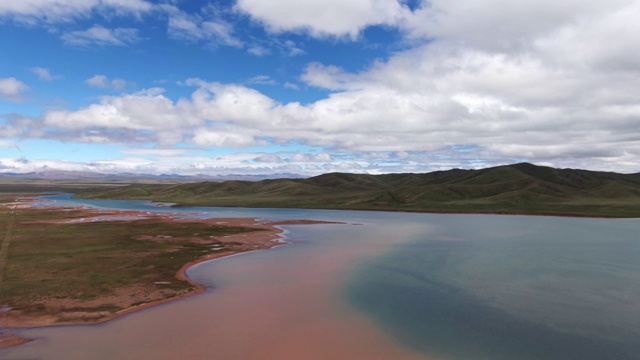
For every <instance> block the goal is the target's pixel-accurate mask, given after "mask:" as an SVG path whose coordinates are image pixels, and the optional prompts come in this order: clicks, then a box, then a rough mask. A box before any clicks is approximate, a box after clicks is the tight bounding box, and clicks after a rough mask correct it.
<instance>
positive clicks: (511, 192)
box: [76, 163, 640, 217]
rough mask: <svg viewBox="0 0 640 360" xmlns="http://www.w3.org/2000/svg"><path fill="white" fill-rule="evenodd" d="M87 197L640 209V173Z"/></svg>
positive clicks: (136, 191)
mask: <svg viewBox="0 0 640 360" xmlns="http://www.w3.org/2000/svg"><path fill="white" fill-rule="evenodd" d="M76 196H78V197H85V198H109V199H144V200H153V201H159V202H172V203H176V204H179V205H184V206H240V207H286V208H315V209H361V210H391V211H423V212H480V213H484V212H486V213H532V214H555V215H577V216H621V217H639V216H640V173H637V174H618V173H612V172H598V171H588V170H576V169H556V168H551V167H544V166H537V165H533V164H529V163H519V164H514V165H506V166H498V167H493V168H486V169H481V170H461V169H453V170H447V171H436V172H431V173H424V174H413V173H408V174H385V175H367V174H350V173H329V174H324V175H320V176H316V177H312V178H307V179H273V180H262V181H256V182H250V181H224V182H198V183H187V184H176V185H131V186H128V187H125V188H119V189H110V190H109V189H107V190H100V189H98V190H90V191H89V190H87V191H83V192H80V193H78V194H77V195H76Z"/></svg>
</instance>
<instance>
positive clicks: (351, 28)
mask: <svg viewBox="0 0 640 360" xmlns="http://www.w3.org/2000/svg"><path fill="white" fill-rule="evenodd" d="M300 4H306V5H310V8H309V9H310V11H311V10H313V11H315V12H316V13H317V14H319V15H318V16H317V17H316V18H312V17H311V16H310V15H309V16H306V15H305V13H304V11H306V10H304V9H302V5H299V4H297V2H293V1H285V0H277V1H274V2H269V6H273V9H269V8H267V6H266V5H264V6H263V4H260V3H258V2H256V1H253V0H240V1H238V5H237V6H238V9H239V10H240V11H245V12H247V13H250V14H251V15H252V16H253V18H254V19H256V20H258V21H260V22H262V23H264V24H265V25H266V26H267V27H268V28H269V29H270V30H271V31H275V32H282V31H300V30H301V29H302V30H304V31H307V32H308V33H309V34H311V35H313V36H347V37H352V38H353V37H356V36H357V35H358V34H359V33H360V31H361V30H362V29H363V28H365V27H367V26H370V25H374V24H395V26H397V27H399V28H401V29H402V31H404V34H405V35H406V36H407V37H408V38H410V39H412V40H428V41H422V42H421V41H418V42H417V43H412V44H413V47H411V48H409V49H406V50H402V51H398V52H396V53H394V54H392V55H391V56H390V57H389V58H388V59H385V60H379V61H377V62H374V63H373V64H371V65H370V66H369V67H367V68H365V69H362V70H360V71H355V72H354V71H347V70H345V69H342V68H340V67H338V66H335V65H334V64H321V63H311V64H309V65H308V66H307V67H306V69H305V70H304V72H303V74H302V75H301V80H302V81H304V82H305V83H306V84H307V85H309V86H314V87H319V88H322V89H326V90H327V91H328V92H329V95H328V96H326V97H325V98H323V99H320V100H318V101H315V102H311V103H308V104H301V103H298V102H285V103H282V102H279V101H277V100H275V99H273V98H271V97H269V96H267V95H266V94H264V93H261V92H259V91H257V90H255V89H252V88H250V87H249V86H246V85H240V84H221V83H215V82H207V81H204V80H201V79H189V80H187V81H186V82H185V85H188V86H193V87H195V89H194V91H193V93H192V94H191V95H190V97H185V98H180V99H177V100H173V99H170V98H169V97H167V96H165V95H164V94H163V93H162V91H161V90H159V89H150V90H147V91H144V92H138V93H133V94H124V95H122V96H110V97H103V98H102V99H101V100H100V102H99V103H96V104H92V105H89V106H86V107H84V108H81V109H78V110H76V111H59V110H58V111H49V112H47V113H45V114H44V116H43V119H42V121H43V122H44V124H45V125H46V126H48V127H51V128H58V129H62V130H63V133H64V132H65V131H66V132H67V133H68V134H76V135H77V134H83V135H85V136H86V139H89V140H90V141H110V140H109V139H112V138H113V136H114V135H113V134H121V135H122V134H125V135H126V136H121V137H120V139H145V141H146V140H148V141H152V142H156V143H160V144H164V145H167V144H177V143H181V142H190V143H192V144H194V145H197V146H207V147H208V146H213V147H215V146H231V147H235V148H243V147H251V146H256V145H259V144H261V143H262V142H264V141H269V142H275V143H278V144H287V143H290V142H292V141H294V142H298V143H303V144H305V145H306V146H317V147H321V148H325V149H330V150H331V151H329V150H325V153H326V155H322V156H324V158H320V156H321V155H313V156H312V155H309V154H297V155H291V156H289V157H285V156H282V155H278V156H279V157H280V159H281V160H282V161H283V163H287V164H293V163H296V165H300V164H297V163H302V165H305V164H304V163H317V164H314V165H315V166H316V167H317V168H322V169H324V170H327V171H367V172H377V171H378V172H380V171H383V170H382V169H394V171H396V170H397V171H412V170H416V169H418V170H420V169H422V170H424V167H425V166H430V167H432V168H446V167H447V166H456V165H460V164H464V165H466V166H468V167H475V166H483V165H497V164H500V163H505V162H512V161H523V160H528V161H534V162H538V163H546V164H553V165H555V166H563V167H584V168H593V169H610V170H618V171H621V170H625V169H626V170H628V171H634V172H637V171H638V167H640V162H639V161H638V160H637V159H639V158H640V137H638V136H637V135H636V133H637V129H638V128H640V106H639V105H638V99H639V98H640V83H639V82H638V81H637V80H636V79H638V78H640V66H639V65H638V64H640V58H639V56H640V55H639V54H640V42H638V41H636V39H635V38H636V36H635V34H638V33H640V22H637V21H635V19H637V18H640V4H638V3H637V2H636V1H631V0H614V1H612V2H606V3H605V2H595V1H593V2H591V1H588V2H578V1H573V0H570V1H566V2H563V3H562V4H557V3H551V2H550V1H547V0H543V1H533V0H523V1H521V2H519V3H518V6H515V5H513V4H510V3H505V2H504V1H500V0H490V1H489V3H488V4H489V5H490V6H488V5H487V3H486V2H480V1H469V0H466V1H462V0H459V1H458V0H448V1H444V0H442V1H440V0H434V1H432V2H430V3H429V5H428V6H427V4H426V3H424V5H423V6H421V7H418V8H417V9H416V10H414V11H413V12H411V11H409V10H408V9H407V8H406V7H405V6H404V5H402V3H400V2H397V3H396V2H394V1H387V2H385V3H384V4H383V3H382V2H376V1H373V0H372V1H367V0H360V1H354V2H348V4H347V3H346V2H340V3H338V2H336V3H330V4H329V5H332V6H328V5H327V3H326V2H323V3H322V4H321V5H322V7H324V8H323V9H319V8H315V7H314V6H316V2H300ZM317 4H320V3H317ZM285 5H286V6H289V7H290V10H291V11H290V12H287V11H284V10H283V9H284V7H285ZM317 6H318V7H320V5H317ZM379 7H383V8H384V7H390V8H389V9H388V11H386V12H384V11H380V10H379ZM554 7H555V8H557V9H556V10H554V11H551V10H550V9H552V8H554ZM496 8H500V9H504V10H505V11H504V13H503V12H502V11H495V9H496ZM368 9H377V10H375V11H374V12H375V14H376V15H375V16H373V15H372V16H368V15H367V14H369V13H368V11H369V10H368ZM333 12H342V13H345V14H347V13H348V14H349V15H350V16H346V15H345V16H346V17H347V18H349V19H350V20H353V19H360V20H357V21H355V22H353V23H352V24H346V23H344V22H343V21H342V19H343V18H342V15H340V14H338V15H335V14H333ZM357 14H364V15H363V17H362V18H358V17H357V16H355V15H357ZM285 15H286V16H285ZM294 15H300V16H294ZM333 15H335V22H334V23H330V22H326V23H325V21H324V20H323V19H325V17H330V16H333ZM181 16H182V17H184V19H183V20H185V22H184V23H183V25H182V26H181V27H179V26H177V25H176V28H175V30H176V31H178V29H181V30H179V31H178V32H177V33H176V34H183V35H184V36H187V35H189V36H193V37H195V39H205V38H206V36H209V35H206V36H205V35H203V34H206V32H205V27H204V25H203V24H204V22H206V21H208V20H206V19H205V18H204V17H201V18H197V17H196V18H193V17H190V16H191V15H186V14H183V13H176V14H175V17H176V19H180V17H181ZM198 16H201V15H198ZM397 17H401V18H402V19H403V21H397ZM472 19H474V21H471V20H472ZM189 24H191V25H193V26H191V25H189ZM612 38H615V39H616V41H612V40H611V39H612ZM101 79H102V78H97V79H95V83H96V84H105V86H106V84H108V79H107V78H106V77H105V78H104V79H103V80H104V81H103V80H101ZM3 80H9V79H3ZM13 80H14V81H17V80H15V79H13ZM269 80H270V78H265V77H258V78H255V79H254V81H255V82H264V81H269ZM0 84H2V83H0ZM25 86H26V85H25ZM1 88H2V85H0V89H1ZM7 88H8V87H7ZM24 90H25V88H23V89H22V90H18V91H17V93H18V94H19V93H21V92H22V91H24ZM0 91H3V94H4V95H5V96H7V92H8V91H9V92H10V91H13V93H14V96H15V93H16V90H0ZM96 129H99V130H100V131H99V132H98V133H96V134H93V133H90V131H94V130H96ZM100 134H102V135H103V136H107V137H106V138H100V137H99V135H100ZM105 134H107V135H105ZM265 139H267V140H265ZM89 140H88V141H89ZM132 141H133V140H132ZM347 152H348V153H350V154H354V155H352V158H349V157H340V156H338V155H337V154H339V153H347ZM261 156H262V155H255V156H253V157H251V158H248V159H247V161H249V162H251V161H254V162H261V161H260V159H261ZM256 159H258V160H256ZM262 160H268V159H266V158H264V159H262ZM271 160H274V159H271ZM262 164H263V165H264V164H265V163H264V162H262ZM311 168H312V167H309V169H311Z"/></svg>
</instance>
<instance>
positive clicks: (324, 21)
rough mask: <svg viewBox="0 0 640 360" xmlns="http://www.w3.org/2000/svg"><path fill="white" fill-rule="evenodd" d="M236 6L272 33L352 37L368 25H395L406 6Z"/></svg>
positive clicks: (282, 2) (355, 2)
mask: <svg viewBox="0 0 640 360" xmlns="http://www.w3.org/2000/svg"><path fill="white" fill-rule="evenodd" d="M236 8H237V9H238V10H240V11H242V12H245V13H247V14H249V15H250V16H251V17H252V18H253V19H255V20H256V21H258V22H260V23H262V24H264V25H265V27H266V28H267V29H269V30H270V31H272V32H284V31H305V32H308V33H309V34H311V35H312V36H318V37H324V36H332V37H348V38H351V39H355V38H357V37H358V36H359V34H360V32H361V31H362V30H363V29H364V28H366V27H367V26H371V25H395V24H397V23H398V22H399V21H401V19H402V18H403V17H404V16H406V15H405V13H406V12H407V11H408V9H407V8H406V7H405V6H403V4H402V3H401V2H399V1H395V0H350V1H342V0H324V1H319V0H271V1H268V2H266V1H261V0H238V2H237V4H236Z"/></svg>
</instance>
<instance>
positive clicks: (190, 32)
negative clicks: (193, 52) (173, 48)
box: [163, 5, 244, 47]
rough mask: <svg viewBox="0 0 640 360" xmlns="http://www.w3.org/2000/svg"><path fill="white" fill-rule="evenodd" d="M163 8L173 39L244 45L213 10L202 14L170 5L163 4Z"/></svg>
mask: <svg viewBox="0 0 640 360" xmlns="http://www.w3.org/2000/svg"><path fill="white" fill-rule="evenodd" d="M163 9H164V11H165V12H167V14H168V16H169V22H168V25H167V26H168V30H167V31H168V33H169V36H171V37H172V38H174V39H177V40H186V41H191V42H198V41H205V42H208V43H210V44H214V45H224V46H231V47H243V46H244V43H243V42H242V41H241V40H240V39H238V38H237V37H235V36H234V34H233V26H232V25H231V23H229V22H227V21H225V20H223V19H222V18H221V17H219V16H217V15H216V14H215V12H211V11H209V12H207V11H205V14H203V15H199V14H187V13H186V12H184V11H181V10H179V9H178V8H176V7H174V6H170V5H164V6H163ZM205 10H206V8H205Z"/></svg>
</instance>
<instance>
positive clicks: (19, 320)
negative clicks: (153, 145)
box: [0, 194, 317, 348]
mask: <svg viewBox="0 0 640 360" xmlns="http://www.w3.org/2000/svg"><path fill="white" fill-rule="evenodd" d="M5 195H6V194H5ZM15 200H16V201H12V202H5V203H4V204H2V205H3V207H4V216H5V219H6V221H5V223H7V224H8V223H9V219H11V220H12V221H13V224H14V225H13V226H14V228H13V229H11V232H12V233H13V237H14V243H15V244H12V247H14V245H15V247H16V250H17V251H20V246H23V248H24V245H25V244H26V243H28V242H29V241H34V244H33V246H31V247H32V248H38V247H42V250H43V251H44V252H47V249H46V247H47V246H51V244H50V243H55V242H60V246H59V247H57V248H56V250H55V251H49V252H48V253H46V254H39V253H38V254H35V253H34V251H35V250H33V249H27V250H24V251H25V252H27V253H29V256H31V257H32V258H33V261H34V263H35V262H36V261H37V262H38V264H36V265H39V262H40V261H41V260H42V259H43V258H44V256H47V257H48V259H47V261H49V262H53V263H59V262H66V263H65V266H64V267H59V268H56V267H55V266H54V267H53V268H50V267H49V268H47V269H46V270H45V269H43V270H44V271H46V272H47V273H46V274H42V275H40V277H41V278H38V279H25V281H27V282H26V283H24V284H18V285H19V286H18V285H16V284H14V283H15V278H16V277H15V276H14V277H12V273H15V272H16V271H18V270H19V269H20V267H16V266H17V265H16V266H13V264H11V263H10V264H9V265H10V266H9V268H8V270H9V271H8V272H7V279H8V280H9V281H8V283H9V294H8V295H7V294H5V296H4V297H3V298H2V299H1V300H2V302H1V303H0V306H1V307H2V308H3V309H4V311H3V312H2V313H0V323H2V324H3V325H4V326H5V327H7V328H25V327H41V326H50V325H71V324H73V325H77V324H95V323H102V322H105V321H109V320H112V319H115V318H117V317H120V316H123V315H126V314H130V313H132V312H134V311H139V310H142V309H145V308H148V307H151V306H157V305H159V304H163V303H166V302H168V301H173V300H177V299H182V298H185V297H188V296H193V295H196V294H200V293H202V292H203V291H204V290H205V287H204V286H202V285H200V284H198V283H195V282H193V281H192V280H190V279H189V278H188V277H187V276H186V274H185V271H186V270H187V269H188V268H189V267H191V266H193V265H194V264H197V263H200V262H203V261H209V260H214V259H218V258H222V257H226V256H230V255H235V254H239V253H243V252H247V251H254V250H264V249H269V248H272V247H274V246H277V245H282V244H284V241H283V237H282V231H283V230H282V229H280V228H279V227H278V226H279V225H295V224H312V223H317V222H315V221H308V220H301V221H279V222H265V221H261V220H259V219H250V218H248V219H247V218H245V219H243V218H214V219H193V218H189V219H185V218H178V214H158V213H148V212H142V211H124V210H105V209H95V208H80V207H47V208H35V207H34V201H33V200H34V197H31V196H23V197H19V198H16V199H15ZM179 216H180V217H184V214H180V215H179ZM16 219H17V220H16ZM8 231H9V229H8V225H7V226H6V229H5V232H8ZM110 233H112V234H110ZM89 234H91V236H88V235H89ZM118 234H123V235H120V236H119V235H118ZM27 235H28V236H32V237H34V238H33V239H27V238H26V237H27ZM46 236H48V237H50V241H44V242H43V241H42V239H41V237H46ZM79 236H85V237H86V239H85V240H86V241H85V242H91V241H93V243H92V244H89V245H90V246H92V247H91V248H88V249H85V250H86V251H84V250H83V251H82V252H81V251H77V252H74V253H68V251H69V249H67V248H69V247H71V248H73V247H74V246H75V247H78V246H85V245H84V242H83V241H82V239H77V237H79ZM122 237H126V238H128V239H121V238H122ZM96 238H97V240H99V242H97V243H96ZM115 240H118V241H123V240H125V241H126V243H127V246H129V244H133V246H135V248H129V249H127V250H119V249H111V248H109V249H105V246H107V245H110V244H111V243H112V242H114V241H115ZM16 242H17V243H16ZM78 244H82V245H78ZM87 246H88V245H87ZM61 247H64V248H61ZM94 248H99V249H101V250H99V251H100V252H102V253H101V254H99V255H100V256H95V254H93V253H92V252H95V249H94ZM65 251H67V252H65ZM170 255H173V256H170ZM126 256H128V257H131V258H132V259H131V260H132V261H130V262H129V261H125V260H123V259H122V257H126ZM74 257H76V259H77V260H76V261H67V260H66V259H68V258H71V259H73V258H74ZM52 258H55V259H52ZM137 260H139V261H137ZM152 260H158V263H154V262H152ZM160 260H162V261H160ZM97 261H102V262H106V263H108V262H109V261H111V262H113V261H115V263H117V264H112V265H107V264H105V265H103V266H100V264H97V263H96V262H97ZM137 263H141V264H137ZM173 264H176V265H177V266H179V269H178V270H177V272H176V271H175V270H174V271H173V272H172V275H167V272H168V271H170V270H169V269H170V268H171V267H172V266H176V265H173ZM26 265H27V264H24V265H23V269H25V270H24V271H26V269H33V270H29V273H28V275H29V277H31V278H33V277H34V276H35V275H34V274H33V273H34V272H36V273H37V271H38V269H37V266H36V267H35V268H27V267H25V266H26ZM32 265H33V264H32ZM56 265H59V264H56ZM137 265H140V267H136V266H137ZM12 266H13V267H12ZM82 266H85V267H88V268H87V270H86V271H93V272H95V274H93V275H91V277H92V278H101V277H105V276H107V275H108V276H109V277H110V278H109V279H107V280H109V281H111V282H112V283H113V284H120V285H119V286H116V285H109V284H108V283H107V282H105V281H106V280H104V279H100V281H97V282H95V284H94V283H91V282H89V283H86V284H84V285H83V284H82V283H81V284H78V285H74V284H71V285H69V288H70V290H69V291H70V292H69V293H65V292H64V291H63V290H64V289H57V290H56V289H53V290H52V292H51V293H50V294H47V293H46V291H39V292H36V293H24V294H23V293H20V291H25V290H24V289H22V288H20V287H34V284H43V285H41V287H47V286H49V285H52V286H53V285H54V284H53V283H56V284H55V285H56V286H59V285H60V284H57V282H59V280H61V279H64V280H69V281H73V279H74V276H80V275H86V274H82V270H80V271H78V269H74V271H75V272H73V273H71V274H70V275H69V274H67V275H66V276H65V275H63V273H64V271H63V270H64V268H69V267H70V268H75V267H82ZM160 266H163V267H164V268H162V269H161V268H160ZM177 266H176V268H177ZM122 268H124V270H123V269H122ZM144 268H146V272H147V274H144V275H140V276H138V275H137V274H138V273H139V272H140V271H143V270H145V269H144ZM121 270H122V271H125V272H122V271H121ZM99 271H100V272H102V273H100V272H99ZM126 271H129V272H126ZM104 272H107V273H109V272H113V273H117V274H115V275H114V274H107V275H105V274H103V273H104ZM154 272H155V273H156V274H154ZM78 273H80V274H78ZM149 273H150V274H149ZM118 274H121V275H118ZM55 275H58V276H55ZM133 275H135V276H133ZM118 277H119V278H118ZM130 277H131V279H130ZM138 277H139V278H140V279H138ZM171 278H173V279H174V280H171ZM29 280H33V281H31V282H28V281H29ZM90 280H91V281H93V280H94V279H90ZM12 281H13V282H14V283H12ZM121 283H125V284H124V285H122V284H121ZM94 285H95V287H101V288H102V289H99V291H94V290H96V289H92V288H90V287H92V286H94ZM11 286H13V287H11ZM35 286H37V285H35ZM16 289H18V290H19V291H18V290H16ZM78 289H79V290H78ZM12 291H13V292H12ZM56 291H57V292H56ZM20 296H22V297H20ZM24 341H26V340H24V339H22V340H20V339H18V338H16V337H15V336H12V335H11V333H10V332H9V333H8V334H5V335H4V336H3V337H2V338H0V348H4V347H8V346H14V345H19V344H20V343H23V342H24Z"/></svg>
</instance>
